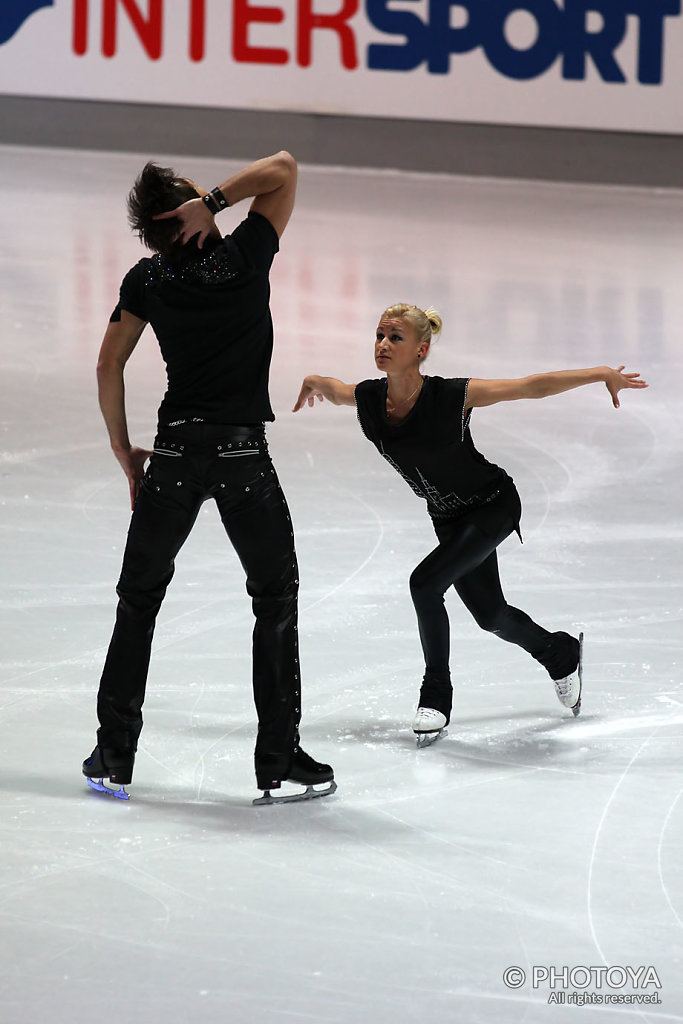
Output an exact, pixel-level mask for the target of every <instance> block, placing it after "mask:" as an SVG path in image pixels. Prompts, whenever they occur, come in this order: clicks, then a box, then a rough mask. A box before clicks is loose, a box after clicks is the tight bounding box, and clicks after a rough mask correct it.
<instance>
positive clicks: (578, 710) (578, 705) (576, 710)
mask: <svg viewBox="0 0 683 1024" xmlns="http://www.w3.org/2000/svg"><path fill="white" fill-rule="evenodd" d="M582 691H583V633H579V699H578V700H577V702H576V704H575V705H574V707H573V708H572V712H573V714H574V718H577V717H578V716H579V715H580V714H581V693H582Z"/></svg>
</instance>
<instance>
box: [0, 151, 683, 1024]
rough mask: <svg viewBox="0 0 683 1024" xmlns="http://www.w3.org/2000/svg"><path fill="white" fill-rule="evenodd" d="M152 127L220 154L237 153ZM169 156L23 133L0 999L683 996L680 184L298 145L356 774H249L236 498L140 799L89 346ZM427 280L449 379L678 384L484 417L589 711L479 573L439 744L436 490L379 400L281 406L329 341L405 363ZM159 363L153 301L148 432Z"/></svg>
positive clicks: (527, 558)
mask: <svg viewBox="0 0 683 1024" xmlns="http://www.w3.org/2000/svg"><path fill="white" fill-rule="evenodd" d="M398 144H404V142H398ZM152 155H155V156H156V157H157V158H159V155H158V154H152ZM161 159H162V162H163V161H164V160H165V162H170V163H172V164H173V165H174V166H176V168H177V169H178V170H179V171H180V172H181V173H184V174H187V175H189V176H191V177H193V178H195V179H196V180H198V181H199V182H201V183H203V184H204V185H206V186H208V187H211V186H213V185H215V184H216V183H217V182H219V181H222V180H223V179H224V178H225V177H226V176H227V174H228V172H229V171H231V170H233V169H235V167H233V166H230V165H226V164H225V163H221V162H218V161H215V160H211V161H209V160H203V159H199V158H197V159H187V158H183V159H177V160H174V159H173V158H172V157H164V156H163V155H161ZM143 162H144V161H143V160H142V159H141V158H140V157H139V156H133V155H126V154H121V155H111V154H106V155H105V154H94V153H69V152H66V151H50V150H37V149H36V150H30V149H11V148H2V149H0V170H1V173H0V197H1V218H0V221H1V223H2V247H1V250H0V261H1V270H2V273H1V282H2V283H1V285H0V313H1V317H2V332H1V336H0V345H1V351H2V373H1V375H0V423H1V427H2V435H1V437H2V443H1V453H0V459H1V478H0V502H1V512H2V517H1V520H0V522H1V528H2V552H1V560H2V561H1V569H0V572H1V577H0V600H1V602H2V645H1V654H0V657H1V668H0V671H1V680H2V687H1V690H0V699H1V704H2V716H1V719H0V721H1V726H0V728H1V732H2V735H1V740H0V804H1V817H0V837H1V851H2V852H1V855H0V869H1V872H2V874H1V879H0V944H1V949H2V956H1V957H0V1021H2V1024H27V1022H37V1021H45V1022H46V1024H91V1022H93V1021H97V1022H98V1024H119V1022H121V1021H125V1022H126V1024H199V1022H201V1024H233V1022H234V1024H278V1022H282V1024H309V1022H310V1024H423V1022H430V1024H442V1022H443V1024H450V1022H454V1024H455V1022H457V1024H498V1022H501V1024H574V1022H575V1021H576V1022H582V1024H586V1022H590V1024H594V1022H599V1024H613V1022H619V1024H622V1022H623V1024H631V1022H633V1024H657V1022H662V1024H663V1022H672V1021H683V962H682V958H683V848H682V846H683V800H682V799H681V793H682V792H683V681H682V680H681V666H682V661H683V630H682V629H681V614H682V607H683V598H682V591H681V577H682V574H683V553H682V552H683V543H682V542H683V525H682V515H681V512H682V505H683V500H682V499H683V483H682V482H681V481H682V480H683V456H682V454H681V452H682V446H683V442H682V440H681V438H682V437H683V403H682V401H681V390H682V385H683V372H682V371H683V355H682V351H683V349H682V345H681V325H682V324H683V286H682V282H683V245H682V243H681V239H682V237H683V195H681V194H680V193H674V192H668V193H667V192H659V193H658V192H652V191H645V190H635V189H634V190H625V189H607V188H599V187H573V186H572V187H570V186H563V185H543V184H537V183H534V184H530V183H515V182H505V183H502V182H494V181H482V180H478V181H475V180H464V179H457V178H448V177H445V176H443V177H429V176H419V175H412V176H411V175H408V174H392V173H386V172H384V173H371V172H364V171H357V172H353V171H339V172H337V171H334V170H330V169H326V170H321V169H312V168H303V169H302V171H301V175H300V188H299V199H298V205H297V209H296V210H295V213H294V217H293V219H292V222H291V224H290V226H289V227H288V229H287V231H286V233H285V235H284V238H283V242H282V247H281V254H280V255H279V256H278V257H277V259H276V263H275V267H274V270H273V275H272V283H273V314H274V319H275V326H276V351H275V356H274V361H273V369H272V398H273V403H274V408H275V411H276V415H277V420H276V422H275V424H273V425H272V426H271V427H270V429H269V438H270V447H271V452H272V454H273V458H274V460H275V464H276V466H277V468H278V472H279V475H280V478H281V481H282V484H283V487H284V489H285V492H286V494H287V497H288V500H289V504H290V507H291V510H292V516H293V520H294V524H295V531H296V537H297V545H298V554H299V561H300V569H301V604H300V635H301V643H302V669H303V699H304V705H303V710H304V717H303V723H302V743H303V746H304V748H305V749H306V750H308V751H309V752H310V753H311V754H313V755H314V756H315V757H316V758H318V759H320V760H325V761H329V762H330V763H332V764H333V766H334V768H335V772H336V777H337V781H338V784H339V790H338V792H337V794H336V795H335V796H333V797H330V798H328V799H325V800H318V801H315V802H311V803H307V804H297V805H289V806H285V807H266V808H254V807H252V806H251V799H252V798H253V797H254V796H256V795H258V794H257V791H256V789H255V786H254V777H253V771H252V750H253V742H254V736H255V715H254V710H253V704H252V698H251V684H250V631H251V621H252V620H251V609H250V604H249V601H248V598H247V596H246V593H245V591H244V582H243V578H242V572H241V568H240V566H239V563H238V562H237V559H236V556H235V555H234V553H233V551H232V549H231V548H230V547H229V545H228V542H227V540H226V538H225V537H224V534H223V532H222V528H221V526H220V523H219V520H218V516H217V513H216V511H215V509H214V508H213V507H209V506H207V507H206V508H205V510H204V511H203V512H202V514H201V515H200V519H199V521H198V523H197V526H196V528H195V530H194V532H193V534H192V535H191V537H190V539H189V541H188V543H187V545H186V547H185V548H184V549H183V551H182V553H181V556H180V558H179V559H178V564H177V572H176V577H175V580H174V582H173V584H172V586H171V589H170V591H169V594H168V597H167V600H166V602H165V604H164V606H163V608H162V612H161V615H160V617H159V622H158V627H157V633H156V639H155V648H154V654H153V661H152V669H151V674H150V680H149V689H148V699H147V703H146V726H145V729H144V731H143V735H142V740H141V747H140V751H139V755H138V760H137V762H136V770H135V779H134V783H133V785H132V786H131V787H130V789H131V793H132V798H131V800H130V801H129V802H128V803H124V802H122V801H118V800H113V799H109V798H106V797H98V796H97V795H96V794H94V793H92V792H91V791H89V790H88V789H87V788H86V786H85V784H84V781H83V779H82V778H81V774H80V768H81V761H82V759H83V758H84V757H85V756H86V755H87V754H89V752H90V750H91V748H92V746H93V743H94V733H95V727H96V720H95V693H96V688H97V682H98V678H99V672H100V669H101V665H102V661H103V657H104V653H105V650H106V647H107V644H108V641H109V635H110V631H111V627H112V624H113V615H114V608H115V600H116V599H115V593H114V585H115V582H116V579H117V576H118V571H119V567H120V560H121V555H122V550H123V543H124V538H125V532H126V529H127V522H128V518H129V511H128V507H127V487H126V482H125V479H124V477H123V474H122V473H121V471H120V469H119V467H118V465H117V464H116V462H115V460H114V459H113V457H112V455H111V454H110V452H109V449H108V445H107V440H106V434H105V430H104V426H103V423H102V421H101V417H100V414H99V410H98V407H97V399H96V392H95V376H94V367H95V361H96V356H97V351H98V348H99V344H100V341H101V337H102V334H103V332H104V329H105V326H106V323H107V320H108V317H109V314H110V312H111V309H112V308H113V306H114V305H115V302H116V299H117V294H118V286H119V283H120V280H121V278H122V276H123V274H124V273H125V271H126V270H127V269H128V267H129V266H130V265H132V263H134V262H135V261H136V260H137V259H138V258H139V257H140V256H142V255H143V251H142V249H141V248H140V246H139V244H138V242H137V240H136V239H135V238H134V237H133V236H132V235H131V234H130V232H129V230H128V227H127V224H126V220H125V210H124V198H125V195H126V193H127V190H128V188H129V187H130V184H131V183H132V179H133V177H134V175H135V174H136V173H137V171H138V170H139V169H140V167H141V165H142V163H143ZM246 209H247V207H246V205H243V206H242V207H241V208H239V207H238V208H237V209H236V210H233V211H228V212H227V213H224V214H222V215H221V220H220V221H219V223H220V224H221V226H222V227H223V228H224V230H225V231H229V230H231V227H232V226H234V225H235V224H236V223H237V221H238V219H239V218H240V216H241V214H242V213H243V212H244V213H246ZM400 300H406V301H408V302H411V303H416V304H418V305H421V306H422V307H424V306H426V305H427V304H432V305H434V306H436V307H437V308H438V309H439V310H440V312H441V313H442V315H443V318H444V332H443V336H442V338H441V340H439V341H438V343H437V344H436V345H435V346H434V351H433V353H432V355H431V357H430V360H429V362H428V363H427V366H426V370H425V372H427V373H431V374H439V375H443V376H479V377H510V376H522V375H525V374H527V373H531V372H535V371H539V370H546V369H561V368H565V367H573V366H593V365H596V364H603V363H609V364H611V365H618V364H621V363H625V364H626V365H627V367H628V368H629V369H634V370H639V371H640V372H641V373H642V374H643V376H644V377H645V379H646V380H648V382H649V383H650V388H649V390H647V391H644V392H635V391H634V392H624V393H622V408H621V409H620V410H619V411H615V410H614V409H613V408H612V406H611V403H610V400H609V396H608V394H607V392H606V390H605V389H604V387H602V386H598V385H593V386H591V387H587V388H583V389H581V390H580V391H575V392H572V393H570V394H565V395H561V396H558V397H555V398H551V399H546V400H544V401H541V402H526V403H523V402H520V403H512V404H508V405H500V406H497V407H495V408H489V409H480V410H476V411H475V413H474V416H473V420H472V432H473V436H474V440H475V444H476V445H477V447H478V448H479V449H480V450H481V451H482V452H483V453H484V454H485V455H486V456H487V457H488V458H489V459H491V460H492V461H494V462H498V463H499V464H501V465H503V466H504V467H505V468H506V469H507V470H508V472H510V473H511V475H512V476H513V477H514V479H515V481H516V483H517V486H518V488H519V490H520V493H521V495H522V500H523V505H524V518H523V523H522V525H523V533H524V545H523V546H520V544H519V542H518V541H517V540H516V539H515V538H512V539H509V540H508V541H506V542H505V544H504V545H503V547H502V549H501V552H500V562H501V575H502V578H503V584H504V587H505V590H506V595H507V597H508V599H509V600H510V601H511V603H513V604H516V605H518V606H520V607H522V608H524V609H525V610H526V611H528V612H529V613H530V614H531V615H532V616H533V617H534V618H536V619H537V620H539V621H540V622H541V623H542V624H543V625H545V626H547V627H548V628H549V629H568V630H571V631H573V632H576V631H578V630H579V629H583V630H584V631H585V634H586V648H585V679H584V701H583V708H584V710H583V713H582V715H581V716H580V718H578V719H576V720H574V719H573V718H572V715H571V714H570V713H569V712H567V711H564V710H563V709H562V708H561V707H560V705H559V703H558V702H557V699H556V697H555V694H554V692H553V688H552V686H551V684H550V683H549V681H548V679H547V676H546V675H545V673H544V672H543V670H542V669H541V668H540V667H539V666H538V665H537V664H536V663H535V662H534V661H532V660H531V659H530V658H529V656H528V655H526V654H524V652H522V651H520V650H518V649H517V648H514V647H511V646H509V645H507V644H504V643H503V642H501V641H500V640H498V639H497V638H496V637H495V636H491V635H489V634H486V633H483V632H481V631H480V630H479V629H478V628H477V626H476V625H475V624H474V622H472V621H471V620H470V619H469V617H468V615H467V613H466V612H465V611H464V610H463V609H462V608H461V607H460V606H459V603H458V600H457V598H456V596H455V595H454V593H453V592H452V591H451V592H450V596H449V597H448V606H449V609H450V612H451V626H452V663H451V667H452V673H453V678H454V685H455V701H454V712H453V720H452V724H451V727H450V729H449V736H448V737H447V738H445V739H442V740H441V741H439V742H438V743H437V744H435V745H434V746H433V747H431V748H429V749H427V750H421V751H418V750H416V748H415V741H414V737H413V735H412V733H411V731H410V721H411V717H412V713H413V710H414V706H415V702H416V699H417V694H418V689H419V681H420V678H421V661H420V648H419V642H418V637H417V631H416V625H415V621H414V614H413V610H412V605H411V603H410V598H409V593H408V586H407V581H408V577H409V574H410V571H411V569H412V568H413V567H414V565H415V564H417V562H418V561H420V560H421V559H422V557H423V556H424V555H425V554H426V553H427V552H428V551H429V550H430V549H431V547H432V546H433V544H434V537H433V534H432V532H431V527H430V524H429V520H428V518H427V516H426V512H425V510H424V507H423V505H422V503H421V502H420V500H419V499H418V498H417V497H416V496H415V495H413V494H412V492H411V491H410V490H409V489H408V488H407V487H406V485H405V483H404V482H403V481H402V480H401V479H400V478H399V477H398V476H397V475H396V474H394V473H393V471H392V470H391V468H390V467H389V466H388V465H386V463H385V462H384V461H383V460H382V459H380V458H379V456H378V455H377V453H376V452H375V450H374V448H372V446H371V445H370V444H368V442H367V441H366V440H365V438H364V437H363V436H362V434H361V432H360V429H359V427H358V424H357V422H356V417H355V414H354V412H353V410H352V409H348V408H347V409H344V408H335V407H331V406H325V407H322V406H321V407H316V408H315V409H314V410H310V409H305V410H303V411H302V412H301V413H299V414H297V415H296V416H294V415H292V414H291V413H290V411H289V410H290V409H291V406H292V405H293V402H294V399H295V397H296V394H297V392H298V388H299V384H300V381H301V378H302V377H303V375H304V374H305V373H307V372H308V373H311V372H318V373H323V374H326V375H331V376H338V377H340V378H341V379H343V380H346V381H352V382H355V381H358V380H361V379H363V378H366V377H373V376H377V375H378V374H377V371H376V370H375V367H374V363H373V359H372V343H373V337H374V330H375V326H376V323H377V319H378V316H379V314H380V313H381V311H382V310H383V309H384V307H385V306H386V305H387V304H388V303H390V302H393V301H400ZM163 388H164V374H163V366H162V363H161V360H160V356H159V354H158V350H157V346H156V342H155V339H154V337H153V335H152V334H151V332H150V331H149V330H148V331H147V332H145V334H144V335H143V338H142V340H141V342H140V344H139V346H138V349H137V350H136V352H135V354H134V356H133V358H132V360H131V362H130V363H129V366H128V370H127V399H128V408H129V421H130V427H131V434H132V438H133V440H134V442H136V443H139V444H142V445H144V446H149V445H150V443H151V441H152V439H153V434H154V423H155V412H156V407H157V405H158V402H159V401H160V399H161V396H162V393H163ZM507 968H519V969H520V971H519V972H517V973H515V972H514V971H513V972H512V973H510V974H508V975H505V972H506V969H507ZM582 968H583V969H584V970H583V971H582ZM607 968H609V969H610V970H609V972H607ZM627 968H630V973H629V971H628V970H627ZM553 970H554V972H555V973H554V974H552V973H551V972H552V971H553ZM521 972H523V974H522V973H521ZM506 980H507V982H508V984H506ZM515 985H516V986H517V987H513V986H515ZM575 994H578V995H582V994H583V995H584V996H588V997H590V998H591V999H592V1000H593V999H594V998H596V997H600V998H601V999H602V1000H603V1002H602V1005H598V1004H596V1003H595V1002H594V1001H592V1002H591V1004H590V1005H583V1006H580V1005H575V1004H574V1003H572V1002H570V1000H571V999H573V998H575ZM606 996H610V997H622V998H630V999H631V1000H632V1001H631V1002H630V1003H628V1002H622V1003H621V1004H614V1005H612V1004H606V1003H605V1002H604V1000H605V997H606ZM560 997H561V998H560ZM636 997H640V998H641V1000H642V997H647V998H648V999H652V1000H657V1001H653V1002H648V1003H643V1002H642V1001H641V1002H640V1004H637V1003H635V1002H634V1001H633V1000H635V998H636Z"/></svg>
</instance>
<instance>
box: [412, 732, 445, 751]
mask: <svg viewBox="0 0 683 1024" xmlns="http://www.w3.org/2000/svg"><path fill="white" fill-rule="evenodd" d="M415 735H416V737H417V749H418V750H422V749H423V747H431V745H432V743H436V741H437V740H440V739H443V738H445V737H446V736H448V729H439V731H438V732H416V733H415Z"/></svg>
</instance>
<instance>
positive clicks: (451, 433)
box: [355, 376, 519, 528]
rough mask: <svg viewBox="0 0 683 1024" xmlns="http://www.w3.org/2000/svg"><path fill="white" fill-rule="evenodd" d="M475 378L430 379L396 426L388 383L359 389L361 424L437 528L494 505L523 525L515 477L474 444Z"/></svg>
mask: <svg viewBox="0 0 683 1024" xmlns="http://www.w3.org/2000/svg"><path fill="white" fill-rule="evenodd" d="M468 384H469V378H464V377H456V378H450V379H446V378H444V377H427V376H425V378H424V384H423V385H422V390H421V392H420V394H419V396H418V399H417V401H416V403H415V405H414V406H413V408H412V409H411V410H410V412H409V413H408V415H407V416H406V417H405V418H404V419H402V420H401V421H400V423H391V422H390V421H389V419H388V417H387V413H386V398H387V381H386V379H382V380H364V381H361V383H360V384H358V385H357V386H356V389H355V398H356V409H357V412H358V421H359V423H360V425H361V427H362V429H363V433H364V434H365V436H366V437H367V438H368V440H369V441H372V443H373V444H374V445H375V447H376V448H377V450H378V451H379V453H380V455H383V456H384V458H385V459H386V460H387V462H388V463H389V464H390V465H392V466H393V467H394V469H395V470H396V471H397V472H398V473H400V474H401V476H402V477H403V479H404V480H405V481H406V483H407V484H408V485H409V486H410V487H412V489H413V491H415V493H416V494H417V495H419V497H421V498H424V499H425V501H426V502H427V510H428V512H429V514H430V516H431V517H432V519H433V520H434V522H435V523H439V522H444V521H446V520H452V519H458V518H459V517H460V516H462V515H464V514H465V513H467V512H469V511H471V510H473V509H476V508H481V507H483V506H487V505H489V504H490V503H491V502H494V501H495V502H496V505H497V506H498V505H499V500H498V499H500V502H505V504H506V506H509V509H510V514H511V516H512V518H513V520H514V525H515V528H517V527H518V525H519V512H518V511H517V512H515V509H518V508H519V505H518V498H517V492H516V490H515V487H514V484H513V482H512V479H511V477H509V476H508V474H507V473H506V472H505V470H503V469H501V468H500V467H499V466H496V465H494V464H493V463H492V462H489V461H488V459H485V458H484V456H483V455H481V454H480V453H479V452H478V451H477V449H476V448H475V447H474V443H473V442H472V435H471V434H470V419H471V416H472V410H471V409H470V410H469V411H468V412H467V413H465V409H466V407H467V386H468Z"/></svg>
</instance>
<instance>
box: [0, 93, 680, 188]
mask: <svg viewBox="0 0 683 1024" xmlns="http://www.w3.org/2000/svg"><path fill="white" fill-rule="evenodd" d="M397 136H400V137H401V138H403V139H410V146H405V145H402V146H400V147H397V146H396V145H395V142H396V138H397ZM0 143H4V144H10V145H26V146H48V147H54V146H57V147H65V148H74V149H79V148H80V149H94V150H104V151H119V152H120V151H124V152H135V153H137V152H139V153H146V154H154V153H159V152H162V153H169V152H172V153H178V154H191V155H195V156H206V157H226V158H229V159H235V160H245V161H247V160H251V159H254V158H256V157H259V156H262V155H263V154H264V153H265V152H274V151H275V150H277V149H281V148H284V149H288V150H290V151H291V152H292V153H294V154H295V155H296V157H297V159H298V160H299V161H300V162H301V163H308V164H321V165H332V166H354V167H370V168H391V169H396V170H404V171H419V172H431V173H451V174H463V175H474V176H485V177H500V178H517V179H530V180H546V181H567V182H588V183H598V184H613V185H633V186H647V187H660V188H683V137H682V136H679V135H657V134H651V133H633V132H614V131H609V132H608V131H596V130H583V129H581V130H576V129H566V128H540V127H528V126H519V127H518V126H514V125H488V124H487V125H484V124H469V123H468V124H465V123H453V122H442V121H421V120H410V119H406V118H401V119H400V120H399V119H392V118H377V117H355V116H354V117H352V116H342V115H327V114H325V115H322V114H308V113H282V112H269V111H253V110H252V111H246V110H231V109H225V108H209V107H183V106H170V105H163V106H162V105H157V104H144V103H120V102H97V101H91V100H61V99H45V98H37V97H24V96H0Z"/></svg>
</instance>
